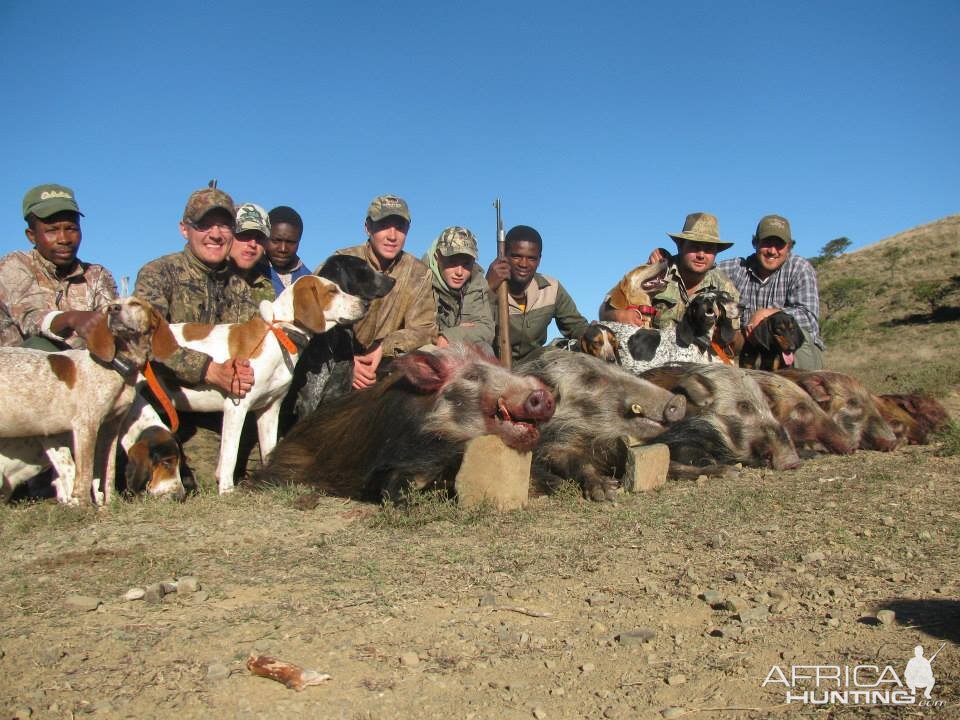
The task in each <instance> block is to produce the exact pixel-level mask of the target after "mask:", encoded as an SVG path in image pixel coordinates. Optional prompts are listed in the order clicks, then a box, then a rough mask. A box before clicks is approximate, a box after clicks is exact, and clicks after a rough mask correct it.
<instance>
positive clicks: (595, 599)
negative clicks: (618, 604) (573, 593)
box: [587, 595, 610, 607]
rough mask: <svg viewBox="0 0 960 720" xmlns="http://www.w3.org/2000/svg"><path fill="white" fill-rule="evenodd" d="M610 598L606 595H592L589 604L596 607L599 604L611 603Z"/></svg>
mask: <svg viewBox="0 0 960 720" xmlns="http://www.w3.org/2000/svg"><path fill="white" fill-rule="evenodd" d="M609 604H610V598H608V597H607V596H606V595H592V596H591V597H588V598H587V605H589V606H590V607H596V606H597V605H609Z"/></svg>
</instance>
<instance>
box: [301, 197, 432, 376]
mask: <svg viewBox="0 0 960 720" xmlns="http://www.w3.org/2000/svg"><path fill="white" fill-rule="evenodd" d="M364 229H365V231H366V233H367V242H365V243H363V244H362V245H355V246H354V247H349V248H344V249H342V250H337V254H339V255H353V256H355V257H360V258H363V259H364V260H366V261H367V263H368V264H369V265H370V267H372V268H373V269H374V270H377V271H378V272H382V273H386V274H387V275H389V276H390V277H392V278H393V279H394V280H396V284H395V285H394V286H393V289H392V290H391V291H390V292H389V293H388V294H387V295H386V296H385V297H382V298H377V299H376V300H374V301H373V302H372V303H371V304H370V309H369V310H368V311H367V314H366V315H365V316H364V317H363V319H362V320H360V321H359V322H358V323H356V324H355V325H354V326H353V331H354V336H355V338H356V341H357V343H358V344H359V345H360V352H359V353H357V354H355V355H354V357H353V388H354V389H356V390H358V389H361V388H365V387H370V386H371V385H373V384H374V383H375V382H376V381H377V368H378V367H379V366H380V363H381V362H382V360H383V359H384V358H392V357H396V356H398V355H402V354H403V353H407V352H410V351H411V350H416V349H417V348H418V347H422V346H423V345H427V344H429V343H432V342H433V341H434V339H435V338H436V337H437V322H436V318H437V313H436V306H435V305H434V303H433V290H432V289H431V288H432V284H431V281H430V270H429V269H428V268H427V266H426V265H424V264H423V263H422V262H420V261H419V260H417V259H416V258H415V257H414V256H413V255H411V254H410V253H407V252H404V251H403V246H404V243H405V242H406V239H407V232H408V231H409V230H410V209H409V208H408V207H407V203H406V201H405V200H403V199H402V198H399V197H397V196H396V195H380V196H379V197H376V198H374V199H373V201H372V202H371V203H370V207H368V208H367V218H366V220H365V221H364ZM319 270H320V268H317V272H319Z"/></svg>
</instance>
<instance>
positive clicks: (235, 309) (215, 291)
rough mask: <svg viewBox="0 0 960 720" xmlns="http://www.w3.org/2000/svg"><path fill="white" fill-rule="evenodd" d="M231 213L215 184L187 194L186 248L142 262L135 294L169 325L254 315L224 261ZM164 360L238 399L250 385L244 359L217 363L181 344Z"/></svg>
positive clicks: (184, 376)
mask: <svg viewBox="0 0 960 720" xmlns="http://www.w3.org/2000/svg"><path fill="white" fill-rule="evenodd" d="M234 212H235V211H234V205H233V199H232V198H231V197H230V196H229V195H227V193H225V192H223V191H222V190H219V189H217V188H216V187H215V186H212V187H208V188H203V189H201V190H197V191H196V192H194V193H193V194H191V195H190V198H189V199H188V200H187V206H186V208H185V209H184V212H183V219H182V221H181V222H180V233H181V235H183V237H184V238H185V239H186V241H187V244H186V247H184V249H183V250H181V251H180V252H178V253H172V254H170V255H164V256H163V257H161V258H158V259H156V260H152V261H150V262H149V263H147V264H146V265H144V266H143V268H141V270H140V272H139V274H138V275H137V283H136V287H135V288H134V294H135V295H137V296H139V297H141V298H143V299H144V300H147V301H149V302H150V303H152V304H153V306H154V307H155V308H156V309H157V310H158V311H159V312H160V314H161V315H162V316H163V317H164V318H165V319H166V320H167V321H168V322H173V323H187V322H190V323H204V324H216V323H227V322H243V321H244V320H248V319H249V318H250V317H252V316H253V315H254V313H256V312H258V310H259V308H258V307H257V305H256V304H255V303H254V301H253V296H252V294H251V292H250V288H249V286H248V285H247V283H246V282H245V281H244V280H243V278H241V277H240V276H239V275H238V274H237V273H236V271H235V269H234V268H233V266H231V264H230V263H229V262H228V257H229V254H230V248H231V247H232V245H233V231H234V225H235V222H236V218H235V215H234ZM164 364H165V365H166V366H167V367H168V368H169V369H170V370H171V371H172V372H173V374H174V375H175V376H176V377H177V379H178V380H179V381H180V382H183V383H185V384H190V385H195V384H200V383H208V384H211V385H216V386H217V387H220V388H222V389H224V390H226V391H227V392H229V393H233V394H234V395H238V396H240V397H243V395H245V394H246V393H247V391H248V390H249V389H250V388H251V387H252V386H253V381H254V377H253V370H252V369H251V367H250V363H249V361H247V360H235V359H233V358H231V359H229V360H227V361H226V362H223V363H218V362H215V361H214V360H213V359H212V358H211V357H210V356H209V355H206V354H205V353H202V352H198V351H196V350H190V349H188V348H180V349H179V350H177V351H176V352H175V353H174V354H173V355H171V356H170V358H169V359H167V360H166V361H165V362H164Z"/></svg>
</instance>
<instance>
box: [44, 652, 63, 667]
mask: <svg viewBox="0 0 960 720" xmlns="http://www.w3.org/2000/svg"><path fill="white" fill-rule="evenodd" d="M64 655H66V653H65V652H64V651H63V650H61V649H60V648H47V649H46V650H41V651H40V656H39V657H38V658H37V663H38V664H39V665H41V666H43V667H51V666H53V665H56V664H57V663H58V662H59V661H60V658H62V657H63V656H64Z"/></svg>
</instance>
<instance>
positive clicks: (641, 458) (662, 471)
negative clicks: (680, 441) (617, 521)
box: [623, 439, 670, 493]
mask: <svg viewBox="0 0 960 720" xmlns="http://www.w3.org/2000/svg"><path fill="white" fill-rule="evenodd" d="M623 443H624V445H625V446H626V450H627V462H626V468H625V471H624V473H623V489H624V490H626V491H627V492H632V493H636V492H649V491H650V490H656V489H657V488H659V487H663V485H664V483H666V482H667V471H668V470H669V469H670V448H668V447H667V446H666V445H662V444H654V445H635V444H633V443H631V442H630V441H629V440H627V439H624V440H623Z"/></svg>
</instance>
